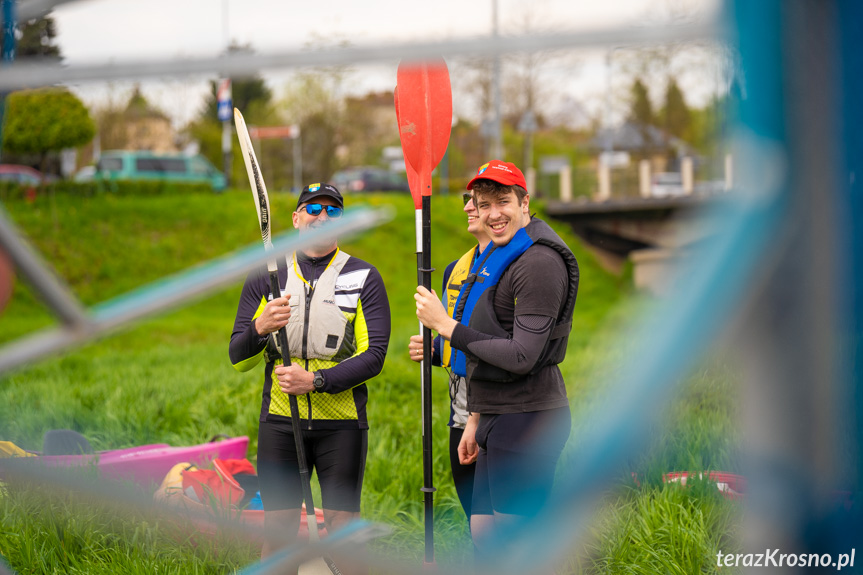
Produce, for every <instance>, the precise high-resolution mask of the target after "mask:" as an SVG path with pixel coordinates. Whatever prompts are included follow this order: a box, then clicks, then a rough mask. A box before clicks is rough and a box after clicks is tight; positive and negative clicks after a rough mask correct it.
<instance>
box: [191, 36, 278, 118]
mask: <svg viewBox="0 0 863 575" xmlns="http://www.w3.org/2000/svg"><path fill="white" fill-rule="evenodd" d="M253 52H254V50H253V49H252V47H251V45H249V44H244V45H240V44H235V43H232V44H231V45H230V46H229V47H228V53H229V54H251V53H253ZM217 90H218V82H217V81H216V80H210V94H209V95H208V96H207V99H206V100H205V101H204V106H203V107H202V108H201V113H200V114H199V116H198V118H199V120H202V121H214V122H215V121H218V113H217V112H218V108H219V100H218V95H217V94H216V91H217ZM272 98H273V93H272V90H270V88H269V87H268V86H267V84H266V82H264V80H263V78H261V77H260V76H252V77H249V78H238V79H236V80H232V81H231V103H232V104H233V106H234V107H235V108H237V109H239V110H240V111H241V112H242V113H243V116H244V117H245V118H246V119H249V118H250V117H251V118H254V116H255V115H256V113H261V112H264V110H263V109H265V108H266V107H267V106H269V105H270V101H271V100H272ZM252 108H258V109H256V110H253V109H252ZM264 113H265V112H264Z"/></svg>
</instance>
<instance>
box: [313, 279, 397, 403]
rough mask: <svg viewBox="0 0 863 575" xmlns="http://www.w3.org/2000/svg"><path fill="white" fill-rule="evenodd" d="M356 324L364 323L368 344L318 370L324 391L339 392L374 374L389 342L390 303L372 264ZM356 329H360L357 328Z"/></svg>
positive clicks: (382, 360) (362, 292) (380, 366)
mask: <svg viewBox="0 0 863 575" xmlns="http://www.w3.org/2000/svg"><path fill="white" fill-rule="evenodd" d="M357 324H360V325H362V324H364V325H365V330H364V331H365V332H366V333H367V334H368V347H366V348H365V349H363V350H362V351H360V353H358V354H356V355H354V356H352V357H349V358H348V359H346V360H344V361H343V362H341V363H339V364H338V365H335V366H333V367H330V368H328V369H323V370H321V374H322V375H323V377H324V387H323V389H322V390H321V391H323V392H324V393H339V392H341V391H345V390H346V389H351V388H352V387H356V386H357V385H360V384H361V383H363V382H365V381H367V380H369V379H371V378H373V377H374V376H376V375H378V374H379V373H380V372H381V370H382V369H383V367H384V359H385V358H386V355H387V347H388V346H389V342H390V304H389V300H388V299H387V290H386V288H385V287H384V280H383V278H382V277H381V274H380V272H378V270H376V269H375V268H374V267H372V268H371V269H370V271H369V276H368V278H367V279H366V282H365V284H364V285H363V289H362V291H361V292H360V299H359V307H358V309H357V317H356V319H355V326H356V325H357ZM357 331H363V330H361V329H358V330H357Z"/></svg>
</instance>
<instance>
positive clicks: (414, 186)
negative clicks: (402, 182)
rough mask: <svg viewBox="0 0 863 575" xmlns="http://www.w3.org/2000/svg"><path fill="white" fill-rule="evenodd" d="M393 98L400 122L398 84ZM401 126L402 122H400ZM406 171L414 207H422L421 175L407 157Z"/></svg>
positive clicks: (397, 119) (397, 118)
mask: <svg viewBox="0 0 863 575" xmlns="http://www.w3.org/2000/svg"><path fill="white" fill-rule="evenodd" d="M393 99H394V100H395V105H396V122H397V123H398V122H399V118H400V115H399V87H398V86H396V88H395V90H393ZM399 126H401V124H400V123H399ZM402 152H404V149H402ZM405 173H406V174H407V177H408V188H409V189H410V191H411V196H413V199H414V207H415V208H416V209H420V208H421V207H422V189H421V188H420V175H419V174H418V173H417V171H416V170H414V167H413V166H412V165H411V163H410V162H408V160H407V158H405Z"/></svg>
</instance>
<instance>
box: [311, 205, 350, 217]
mask: <svg viewBox="0 0 863 575" xmlns="http://www.w3.org/2000/svg"><path fill="white" fill-rule="evenodd" d="M304 207H305V210H306V213H307V214H309V215H310V216H319V215H321V212H322V211H324V208H326V209H327V217H328V218H340V217H342V212H343V211H344V210H343V209H342V208H340V207H338V206H324V205H322V204H306V205H305V206H304Z"/></svg>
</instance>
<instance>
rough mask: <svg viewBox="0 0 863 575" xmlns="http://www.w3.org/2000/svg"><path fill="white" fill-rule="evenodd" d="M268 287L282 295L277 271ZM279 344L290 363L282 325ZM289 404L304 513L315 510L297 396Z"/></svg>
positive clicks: (283, 360)
mask: <svg viewBox="0 0 863 575" xmlns="http://www.w3.org/2000/svg"><path fill="white" fill-rule="evenodd" d="M270 289H271V290H272V292H273V298H277V297H280V296H281V295H282V288H281V287H280V286H279V272H277V271H276V272H270ZM279 346H280V347H281V348H282V364H284V365H286V366H287V365H291V352H290V350H289V349H288V332H287V330H285V328H284V327H282V328H280V329H279ZM288 402H289V403H290V405H291V429H292V430H293V432H294V443H295V444H296V447H297V465H298V466H299V468H300V484H301V485H302V486H303V499H305V501H306V514H309V513H314V512H315V502H314V501H313V500H312V484H311V476H310V475H309V464H308V462H307V461H306V450H305V447H304V446H303V430H302V429H300V407H299V405H298V404H297V396H296V395H293V394H289V395H288Z"/></svg>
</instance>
